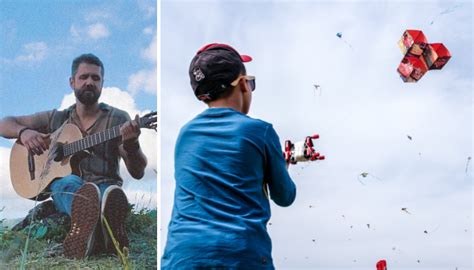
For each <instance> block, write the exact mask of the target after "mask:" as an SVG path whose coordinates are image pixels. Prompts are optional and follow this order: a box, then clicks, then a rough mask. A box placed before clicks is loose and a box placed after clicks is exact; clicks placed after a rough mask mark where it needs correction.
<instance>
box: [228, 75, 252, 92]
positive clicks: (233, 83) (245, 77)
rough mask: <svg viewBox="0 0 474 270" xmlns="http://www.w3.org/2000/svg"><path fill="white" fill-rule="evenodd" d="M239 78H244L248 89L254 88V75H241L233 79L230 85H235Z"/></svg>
mask: <svg viewBox="0 0 474 270" xmlns="http://www.w3.org/2000/svg"><path fill="white" fill-rule="evenodd" d="M241 79H245V80H246V81H247V83H248V85H249V87H250V90H252V91H253V90H255V86H256V85H255V76H247V75H245V76H244V75H242V76H239V77H238V78H237V79H235V80H234V81H233V82H231V83H230V85H232V86H236V85H237V84H238V83H239V81H240V80H241Z"/></svg>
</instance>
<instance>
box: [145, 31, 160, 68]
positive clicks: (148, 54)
mask: <svg viewBox="0 0 474 270" xmlns="http://www.w3.org/2000/svg"><path fill="white" fill-rule="evenodd" d="M156 55H157V35H156V34H155V35H154V36H153V39H152V41H151V43H150V45H148V47H147V48H145V49H144V50H143V51H142V57H143V58H144V59H146V60H148V61H150V62H151V63H155V64H156V61H157V57H156Z"/></svg>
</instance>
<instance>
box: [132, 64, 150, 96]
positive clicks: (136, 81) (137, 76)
mask: <svg viewBox="0 0 474 270" xmlns="http://www.w3.org/2000/svg"><path fill="white" fill-rule="evenodd" d="M156 85H157V78H156V69H142V70H139V71H138V72H136V73H134V74H132V75H130V77H129V78H128V87H127V89H128V91H130V93H132V94H136V93H137V92H138V91H140V90H142V91H144V92H147V93H150V94H156Z"/></svg>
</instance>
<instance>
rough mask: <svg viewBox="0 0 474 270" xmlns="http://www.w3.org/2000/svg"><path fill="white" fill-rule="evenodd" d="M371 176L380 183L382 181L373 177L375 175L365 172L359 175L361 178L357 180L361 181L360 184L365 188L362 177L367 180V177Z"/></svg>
mask: <svg viewBox="0 0 474 270" xmlns="http://www.w3.org/2000/svg"><path fill="white" fill-rule="evenodd" d="M369 175H370V176H371V177H373V178H375V179H377V180H379V181H382V180H381V179H380V178H378V177H377V176H375V175H373V174H369V173H368V172H363V173H361V174H359V176H358V177H357V180H359V182H360V183H361V184H362V185H364V186H365V183H364V182H363V181H362V180H361V179H360V177H361V176H362V177H363V178H366V177H367V176H369Z"/></svg>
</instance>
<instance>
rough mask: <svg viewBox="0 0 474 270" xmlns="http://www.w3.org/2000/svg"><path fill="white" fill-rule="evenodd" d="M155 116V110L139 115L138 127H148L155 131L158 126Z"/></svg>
mask: <svg viewBox="0 0 474 270" xmlns="http://www.w3.org/2000/svg"><path fill="white" fill-rule="evenodd" d="M157 118H158V115H157V112H150V113H147V114H145V115H144V116H142V117H140V123H139V124H140V128H149V129H154V130H155V131H156V128H157V126H158V124H157Z"/></svg>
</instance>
